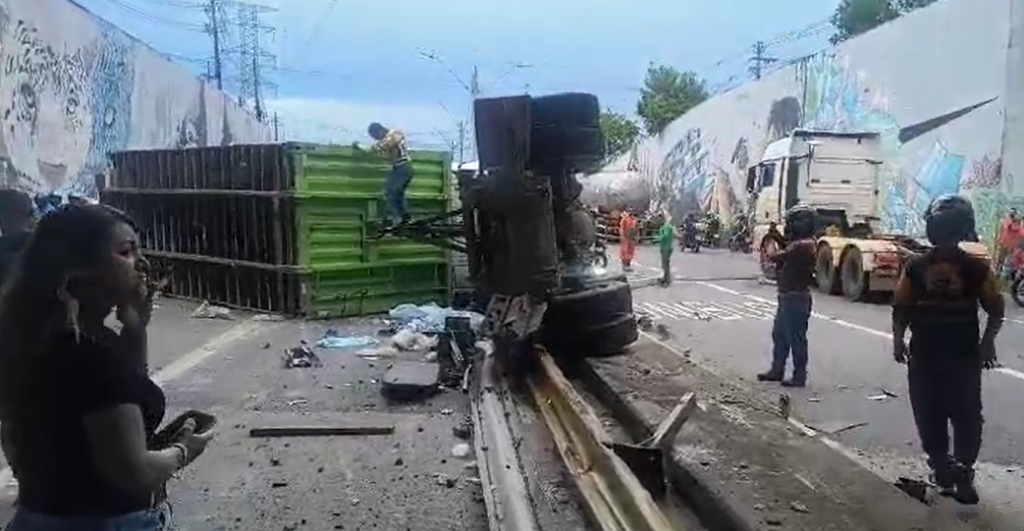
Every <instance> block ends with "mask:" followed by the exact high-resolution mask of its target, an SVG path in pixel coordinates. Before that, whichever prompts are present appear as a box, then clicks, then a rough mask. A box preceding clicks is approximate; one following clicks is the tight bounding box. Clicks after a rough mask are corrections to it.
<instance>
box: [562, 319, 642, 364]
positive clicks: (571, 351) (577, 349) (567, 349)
mask: <svg viewBox="0 0 1024 531" xmlns="http://www.w3.org/2000/svg"><path fill="white" fill-rule="evenodd" d="M639 338H640V330H639V328H638V326H637V323H636V317H634V316H633V315H632V314H630V315H624V316H622V317H619V318H618V319H616V320H614V321H611V322H609V323H604V324H602V325H598V326H589V327H583V328H580V329H579V330H577V331H575V333H572V334H566V333H556V334H552V335H550V336H548V337H546V340H545V347H546V348H547V349H548V351H549V352H551V354H552V355H553V356H555V357H557V358H560V359H580V358H606V357H610V356H617V355H619V354H622V353H624V352H625V350H626V347H628V346H630V345H632V344H633V343H635V342H636V340H637V339H639Z"/></svg>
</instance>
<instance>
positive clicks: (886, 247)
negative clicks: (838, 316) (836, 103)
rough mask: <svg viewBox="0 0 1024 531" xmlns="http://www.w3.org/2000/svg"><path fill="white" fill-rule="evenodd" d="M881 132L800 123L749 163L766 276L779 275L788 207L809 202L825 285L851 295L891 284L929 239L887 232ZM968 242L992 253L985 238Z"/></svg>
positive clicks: (974, 250)
mask: <svg viewBox="0 0 1024 531" xmlns="http://www.w3.org/2000/svg"><path fill="white" fill-rule="evenodd" d="M882 163H883V160H882V150H881V145H880V138H879V135H878V134H877V133H836V132H829V131H808V130H802V129H798V130H796V131H793V133H792V134H790V136H788V137H787V138H783V139H781V140H777V141H775V142H772V143H771V144H769V145H768V147H767V148H765V152H764V155H763V156H762V157H761V159H760V161H759V162H758V163H757V164H756V165H755V166H753V167H751V168H750V169H749V170H748V173H747V192H748V194H753V197H754V198H755V199H754V201H753V206H752V212H751V225H752V233H753V243H754V245H755V248H756V249H759V257H760V261H761V269H762V272H763V274H764V275H765V277H767V278H769V279H771V278H774V274H775V271H774V265H773V264H774V262H773V261H772V260H771V259H770V257H771V255H773V254H774V253H776V252H778V250H779V248H780V245H782V243H783V238H782V236H781V234H782V231H783V225H784V213H785V212H786V210H787V209H789V208H790V207H792V206H794V205H796V204H798V203H802V204H806V205H809V206H811V207H812V208H814V209H815V210H817V211H818V215H819V219H820V221H821V225H820V226H819V228H818V229H819V230H818V237H817V243H818V255H817V256H818V258H817V259H818V265H817V271H816V278H817V282H818V287H819V289H820V290H821V291H822V292H824V293H828V294H832V295H840V294H841V295H843V296H845V297H846V298H847V299H850V300H863V299H864V298H865V297H866V296H867V295H868V293H870V292H891V291H892V290H893V289H894V288H895V285H896V281H897V279H898V278H899V275H900V273H901V271H902V269H903V265H904V264H905V262H906V261H907V259H908V258H909V257H911V256H913V255H914V254H917V253H920V252H923V251H925V250H927V249H928V244H927V243H926V242H924V241H922V240H918V239H915V238H912V237H909V236H905V235H895V234H882V233H881V231H880V230H879V229H880V221H881V220H880V218H879V217H878V211H877V209H878V204H879V200H878V195H879V185H880V183H879V170H880V168H881V165H882ZM961 247H962V248H963V249H964V250H966V251H967V252H969V253H970V254H972V255H976V256H979V257H981V258H983V259H985V260H988V251H987V249H986V248H985V246H984V245H983V244H981V243H978V242H965V243H963V244H961Z"/></svg>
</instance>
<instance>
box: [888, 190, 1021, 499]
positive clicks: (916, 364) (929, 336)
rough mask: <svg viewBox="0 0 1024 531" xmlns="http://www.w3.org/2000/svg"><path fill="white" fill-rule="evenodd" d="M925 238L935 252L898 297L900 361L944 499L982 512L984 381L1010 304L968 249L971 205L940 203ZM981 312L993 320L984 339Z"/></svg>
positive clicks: (947, 199)
mask: <svg viewBox="0 0 1024 531" xmlns="http://www.w3.org/2000/svg"><path fill="white" fill-rule="evenodd" d="M925 231H926V233H927V236H928V240H929V241H930V242H931V243H932V245H933V246H934V247H933V248H932V249H930V250H928V251H927V252H925V253H924V254H921V255H918V256H916V257H914V258H912V259H911V260H910V262H909V263H908V264H907V265H906V267H904V269H903V274H902V276H901V277H900V280H899V282H898V283H897V285H896V290H895V293H894V294H893V305H892V330H893V357H894V358H895V360H896V362H897V363H900V364H906V365H908V367H907V380H908V383H909V391H910V405H911V408H912V409H913V411H914V423H915V424H916V425H917V432H918V436H919V437H920V439H921V447H922V449H923V450H924V452H925V454H927V456H928V466H929V467H930V468H931V471H932V479H933V481H934V483H935V485H936V486H938V488H939V491H940V493H941V494H943V495H946V496H953V498H954V499H956V500H957V501H958V502H960V503H963V504H967V505H974V504H977V503H978V502H979V496H978V491H977V489H976V488H975V485H974V465H975V462H976V461H977V459H978V452H979V451H980V449H981V433H982V423H983V417H982V414H981V410H982V406H981V374H982V372H983V370H984V369H986V368H992V367H995V366H996V347H995V340H996V335H997V334H999V330H1000V328H1002V324H1003V318H1004V316H1005V313H1006V305H1005V301H1004V299H1003V295H1002V293H1001V292H1000V290H999V285H998V282H997V280H996V276H995V274H994V273H993V271H992V268H991V267H989V265H988V264H987V263H985V261H984V260H981V259H979V258H977V257H974V256H971V255H969V254H967V252H966V251H964V250H963V249H961V248H960V243H961V242H965V241H970V239H971V236H972V235H973V234H974V232H975V221H974V208H973V206H972V205H971V203H970V201H968V200H967V199H965V198H963V197H960V196H956V195H944V196H940V197H938V198H937V199H935V200H934V201H933V202H932V204H931V205H930V206H929V207H928V210H927V211H926V212H925ZM979 307H980V309H983V310H985V313H986V314H987V316H988V318H987V322H986V324H985V330H984V332H981V331H980V328H981V327H980V324H981V323H980V319H979V317H978V313H979V312H978V310H979ZM908 329H909V330H910V331H911V337H910V344H909V345H907V343H906V341H905V337H906V333H907V330H908ZM950 424H952V426H953V455H952V456H950V455H949V446H950V445H949V425H950Z"/></svg>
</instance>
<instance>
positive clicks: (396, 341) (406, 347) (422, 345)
mask: <svg viewBox="0 0 1024 531" xmlns="http://www.w3.org/2000/svg"><path fill="white" fill-rule="evenodd" d="M391 344H392V345H394V346H395V348H397V349H398V350H403V351H406V352H420V351H424V350H430V349H432V348H434V347H436V346H437V338H436V337H430V336H428V335H426V334H423V333H420V332H414V331H411V330H399V331H398V333H396V334H395V335H394V337H392V338H391Z"/></svg>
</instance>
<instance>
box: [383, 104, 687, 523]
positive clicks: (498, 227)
mask: <svg viewBox="0 0 1024 531" xmlns="http://www.w3.org/2000/svg"><path fill="white" fill-rule="evenodd" d="M599 111H600V107H599V104H598V101H597V98H596V97H595V96H593V95H590V94H558V95H552V96H545V97H530V96H514V97H503V98H490V99H480V100H477V101H475V102H474V118H475V120H474V121H475V124H476V140H477V151H478V158H479V169H478V170H476V171H472V172H459V175H458V181H459V196H460V200H461V205H462V208H461V210H459V211H456V212H453V213H451V214H450V215H449V216H443V217H437V218H432V219H429V220H423V221H419V222H414V223H412V224H410V225H407V226H405V227H402V228H399V229H396V230H397V231H398V232H399V233H404V234H400V235H403V236H406V237H410V238H415V239H420V240H433V241H434V242H435V243H437V244H440V245H444V246H446V247H448V248H449V249H453V250H457V251H462V252H465V253H466V254H467V257H468V263H469V270H470V275H471V279H472V283H473V285H474V287H475V289H476V290H477V292H478V294H479V296H480V297H479V298H480V299H486V300H487V301H488V303H487V310H486V312H485V319H484V324H483V329H482V331H481V335H482V336H485V337H487V338H488V340H487V341H484V342H482V343H478V348H477V351H478V352H477V356H476V357H475V358H474V360H473V362H472V364H471V368H470V370H471V371H472V375H471V376H472V377H470V378H467V381H468V382H473V383H472V384H471V385H470V387H471V388H472V390H473V400H472V417H473V421H474V422H473V424H474V442H475V446H476V454H477V455H476V457H477V464H478V466H479V468H480V479H481V482H482V484H483V485H482V486H483V496H484V501H485V504H486V506H487V513H488V518H489V522H490V529H491V530H492V531H498V530H507V531H513V530H515V531H519V530H524V531H527V530H528V531H534V530H539V529H540V525H539V523H538V521H539V520H538V517H537V514H536V512H535V507H534V506H533V504H532V501H531V494H530V488H529V486H528V484H529V482H530V479H529V478H528V477H527V475H526V474H525V473H524V471H523V469H522V467H521V463H520V461H519V459H520V458H519V457H518V454H517V451H518V448H519V444H518V441H519V436H518V435H517V434H516V428H515V427H514V424H515V421H514V420H510V419H513V418H515V417H516V415H513V414H512V413H511V411H513V410H514V409H515V407H516V406H515V404H514V403H515V400H516V398H514V395H513V393H512V392H511V390H512V389H514V388H515V389H526V390H528V392H527V394H528V395H529V397H530V398H531V399H532V400H531V402H532V403H533V405H534V406H535V408H536V410H537V412H538V413H539V416H540V417H541V418H542V419H543V420H544V423H545V424H546V426H547V428H548V431H549V433H550V435H551V437H552V439H553V440H554V443H555V446H556V447H557V448H558V450H559V454H560V455H561V457H562V459H563V461H564V463H565V466H566V468H567V471H568V473H569V476H570V477H571V478H572V479H573V480H574V481H575V483H576V486H577V487H578V488H579V491H580V494H581V498H582V500H583V502H584V504H585V508H586V509H587V511H588V513H589V516H590V517H591V519H592V521H593V523H594V524H595V526H596V527H597V528H599V529H601V530H602V531H669V530H671V529H676V528H677V526H675V525H673V524H672V523H671V520H670V519H669V518H668V517H667V516H666V515H665V513H664V512H663V511H662V509H661V508H660V506H659V505H658V502H657V501H656V499H658V498H660V497H661V496H662V495H664V493H665V481H666V480H665V475H664V472H663V471H662V465H663V462H664V459H665V455H664V454H663V448H665V447H668V445H670V444H671V442H672V440H673V439H674V438H675V435H676V433H678V431H679V429H680V427H681V425H682V424H683V422H684V421H685V420H686V418H687V417H689V415H690V414H691V413H693V411H694V410H695V408H696V399H695V397H694V396H693V395H692V394H690V395H688V396H687V397H684V399H683V400H681V401H680V403H679V406H678V407H677V408H676V409H675V410H674V411H673V412H672V414H670V415H669V416H668V418H667V419H666V420H665V421H664V422H663V423H662V425H661V426H660V428H659V429H658V431H657V434H656V436H655V437H654V438H652V440H650V441H646V442H645V443H644V444H642V445H639V446H634V445H623V444H617V443H611V442H610V440H611V439H610V438H609V437H608V435H607V434H606V433H605V432H604V428H603V424H602V422H601V421H600V420H599V419H598V417H597V416H596V414H595V413H594V411H593V410H592V409H591V406H590V405H589V404H588V403H587V402H586V401H585V400H584V399H583V398H582V396H581V395H580V394H578V393H577V392H576V390H575V388H574V386H573V385H572V384H571V383H570V380H569V379H568V378H566V376H565V375H563V374H562V372H561V368H560V364H563V365H564V364H565V362H574V361H579V360H581V359H582V358H587V357H602V356H611V355H615V354H619V353H622V352H624V350H625V349H626V348H627V347H628V346H629V345H631V344H632V343H634V342H635V341H637V339H638V338H639V331H638V328H637V322H636V318H635V316H634V315H633V298H632V292H631V288H630V286H629V284H628V283H627V282H626V278H625V276H624V275H608V274H606V273H604V272H602V271H600V270H596V269H595V268H594V267H593V266H592V259H591V258H592V255H591V253H592V249H593V246H594V244H595V241H596V238H597V233H596V227H595V224H594V221H593V219H592V217H591V215H590V213H589V212H588V211H587V210H586V209H585V208H584V207H583V205H582V204H581V203H580V201H579V196H580V192H581V190H582V187H581V185H580V183H579V182H578V181H577V180H576V177H575V176H576V173H577V172H580V171H585V170H586V169H589V168H592V167H595V166H596V165H597V164H599V161H600V160H601V159H602V158H603V151H604V149H603V145H604V142H603V137H602V135H601V131H600V128H599V125H598V117H599V114H600V112H599ZM442 218H448V220H452V221H455V220H457V221H455V222H454V223H447V224H446V222H445V220H444V219H442ZM458 218H461V219H458ZM453 239H458V240H462V241H461V242H453V241H451V240H453ZM556 360H557V362H556ZM510 375H511V376H514V377H513V378H508V377H507V376H510Z"/></svg>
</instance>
